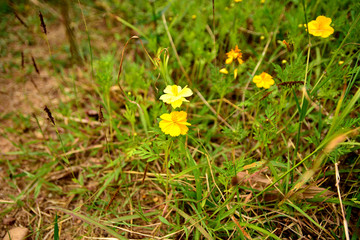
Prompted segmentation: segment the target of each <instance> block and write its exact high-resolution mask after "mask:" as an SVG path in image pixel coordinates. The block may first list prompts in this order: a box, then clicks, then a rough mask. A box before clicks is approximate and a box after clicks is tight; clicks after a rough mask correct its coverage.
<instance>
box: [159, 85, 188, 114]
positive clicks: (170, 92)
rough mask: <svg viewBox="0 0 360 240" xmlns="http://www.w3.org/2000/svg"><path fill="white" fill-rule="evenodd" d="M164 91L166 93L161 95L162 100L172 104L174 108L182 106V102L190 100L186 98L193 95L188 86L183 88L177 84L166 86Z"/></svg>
mask: <svg viewBox="0 0 360 240" xmlns="http://www.w3.org/2000/svg"><path fill="white" fill-rule="evenodd" d="M164 93H165V94H163V95H161V97H160V100H162V101H163V102H164V103H167V104H171V106H172V107H173V108H174V109H176V108H177V107H180V106H181V104H182V102H188V100H186V99H185V98H186V97H190V96H191V95H193V92H192V91H191V89H190V88H188V87H187V86H185V87H184V88H183V89H181V87H180V86H177V85H168V86H166V88H165V90H164Z"/></svg>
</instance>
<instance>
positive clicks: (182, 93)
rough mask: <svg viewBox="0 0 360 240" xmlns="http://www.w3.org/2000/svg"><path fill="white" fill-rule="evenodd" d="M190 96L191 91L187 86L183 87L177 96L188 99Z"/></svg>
mask: <svg viewBox="0 0 360 240" xmlns="http://www.w3.org/2000/svg"><path fill="white" fill-rule="evenodd" d="M191 95H193V91H191V89H190V88H188V87H187V86H185V87H184V88H183V90H181V91H180V92H179V96H181V97H190V96H191Z"/></svg>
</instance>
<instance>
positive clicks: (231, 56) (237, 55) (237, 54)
mask: <svg viewBox="0 0 360 240" xmlns="http://www.w3.org/2000/svg"><path fill="white" fill-rule="evenodd" d="M226 55H227V59H226V61H225V63H226V64H230V63H232V62H233V60H236V59H237V60H238V62H239V64H242V63H243V62H244V61H243V60H242V59H241V58H242V53H241V50H240V49H239V48H238V46H237V45H236V46H235V49H234V50H233V49H231V50H230V52H228V53H226Z"/></svg>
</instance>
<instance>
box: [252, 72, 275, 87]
mask: <svg viewBox="0 0 360 240" xmlns="http://www.w3.org/2000/svg"><path fill="white" fill-rule="evenodd" d="M253 82H254V83H255V84H256V86H257V87H258V88H262V87H263V88H266V89H268V88H270V86H272V85H274V84H275V81H274V79H272V76H271V75H269V74H267V73H266V72H263V73H261V74H260V75H256V76H255V77H254V78H253Z"/></svg>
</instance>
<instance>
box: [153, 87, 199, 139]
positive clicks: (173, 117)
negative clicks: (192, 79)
mask: <svg viewBox="0 0 360 240" xmlns="http://www.w3.org/2000/svg"><path fill="white" fill-rule="evenodd" d="M164 93H165V94H163V95H161V96H160V100H162V101H163V102H164V103H167V104H171V106H172V108H174V109H176V108H180V107H181V105H182V103H183V102H188V100H186V99H185V98H186V97H190V96H191V95H192V94H193V92H192V91H191V89H189V88H188V87H187V86H185V87H184V88H181V87H180V86H177V85H168V86H166V88H165V89H164ZM160 118H161V119H162V120H161V121H160V122H159V127H160V129H161V131H163V132H164V133H165V134H169V135H170V136H172V137H176V136H179V135H180V134H181V135H185V134H186V133H187V132H188V130H189V128H188V127H187V126H190V125H191V124H190V123H188V122H187V113H186V112H184V111H173V112H171V113H170V114H169V113H165V114H162V115H161V116H160Z"/></svg>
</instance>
